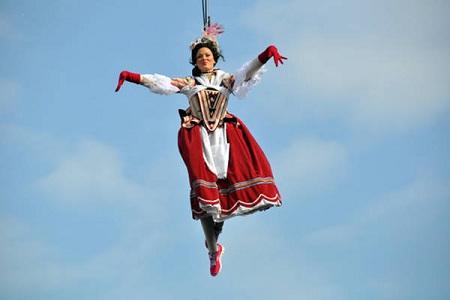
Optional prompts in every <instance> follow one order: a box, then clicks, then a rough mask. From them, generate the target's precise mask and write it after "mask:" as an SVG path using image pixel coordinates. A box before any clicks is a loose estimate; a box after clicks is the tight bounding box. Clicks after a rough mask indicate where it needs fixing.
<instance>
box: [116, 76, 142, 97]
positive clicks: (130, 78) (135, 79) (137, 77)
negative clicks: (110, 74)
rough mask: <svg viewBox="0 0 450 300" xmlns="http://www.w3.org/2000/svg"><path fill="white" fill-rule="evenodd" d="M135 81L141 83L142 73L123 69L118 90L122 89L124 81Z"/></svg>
mask: <svg viewBox="0 0 450 300" xmlns="http://www.w3.org/2000/svg"><path fill="white" fill-rule="evenodd" d="M125 80H126V81H129V82H134V83H138V84H139V83H141V74H138V73H131V72H128V71H122V72H120V75H119V81H118V82H117V87H116V92H118V91H119V90H120V88H121V87H122V84H123V83H124V81H125Z"/></svg>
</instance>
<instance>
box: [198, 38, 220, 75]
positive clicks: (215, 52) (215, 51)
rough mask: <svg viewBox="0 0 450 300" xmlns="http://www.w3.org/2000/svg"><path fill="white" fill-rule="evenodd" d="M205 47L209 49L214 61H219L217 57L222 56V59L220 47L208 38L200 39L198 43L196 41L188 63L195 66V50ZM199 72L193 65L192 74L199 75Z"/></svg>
mask: <svg viewBox="0 0 450 300" xmlns="http://www.w3.org/2000/svg"><path fill="white" fill-rule="evenodd" d="M203 47H206V48H208V49H209V50H211V52H212V54H213V57H214V60H215V61H216V63H217V62H218V61H219V58H222V59H223V60H225V59H224V57H223V55H222V53H221V52H220V49H219V48H218V47H217V44H215V43H214V42H212V41H210V40H206V39H205V40H202V41H201V42H200V43H198V44H197V45H195V47H194V48H193V49H192V51H191V60H190V63H191V64H192V65H194V66H195V61H196V58H197V52H198V50H200V48H203ZM200 74H201V72H200V70H199V69H198V68H197V66H195V67H194V68H193V69H192V76H200Z"/></svg>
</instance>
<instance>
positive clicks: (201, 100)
mask: <svg viewBox="0 0 450 300" xmlns="http://www.w3.org/2000/svg"><path fill="white" fill-rule="evenodd" d="M227 105H228V96H226V95H224V94H223V93H221V92H219V91H217V90H215V89H212V88H207V89H204V90H201V91H199V92H197V93H196V94H195V95H193V96H192V97H190V98H189V109H188V111H187V113H188V114H189V113H190V114H191V115H192V116H193V117H194V118H197V119H199V120H201V121H203V125H204V126H205V127H206V128H207V129H208V130H209V131H214V130H215V129H216V128H217V127H218V126H220V125H222V123H223V119H224V117H225V115H226V114H227Z"/></svg>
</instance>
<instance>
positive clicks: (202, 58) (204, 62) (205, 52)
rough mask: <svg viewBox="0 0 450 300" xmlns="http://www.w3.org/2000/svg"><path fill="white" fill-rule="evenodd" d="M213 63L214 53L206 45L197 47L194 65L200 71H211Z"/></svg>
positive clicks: (214, 62)
mask: <svg viewBox="0 0 450 300" xmlns="http://www.w3.org/2000/svg"><path fill="white" fill-rule="evenodd" d="M215 64H216V61H215V60H214V55H213V53H212V51H211V50H210V49H209V48H208V47H202V48H200V49H198V51H197V55H196V56H195V65H196V66H197V68H198V69H199V70H200V72H211V71H212V70H213V69H214V65H215Z"/></svg>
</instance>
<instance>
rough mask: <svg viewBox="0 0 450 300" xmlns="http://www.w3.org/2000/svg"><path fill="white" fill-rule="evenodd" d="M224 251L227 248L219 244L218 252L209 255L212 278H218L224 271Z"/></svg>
mask: <svg viewBox="0 0 450 300" xmlns="http://www.w3.org/2000/svg"><path fill="white" fill-rule="evenodd" d="M224 251H225V248H224V247H223V246H222V245H221V244H217V252H215V253H213V254H211V253H210V254H209V261H210V267H209V271H210V273H211V276H216V275H217V274H219V272H220V270H221V269H222V255H223V252H224Z"/></svg>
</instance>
